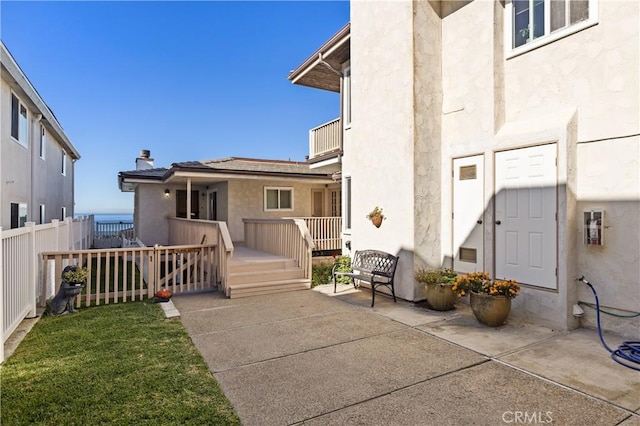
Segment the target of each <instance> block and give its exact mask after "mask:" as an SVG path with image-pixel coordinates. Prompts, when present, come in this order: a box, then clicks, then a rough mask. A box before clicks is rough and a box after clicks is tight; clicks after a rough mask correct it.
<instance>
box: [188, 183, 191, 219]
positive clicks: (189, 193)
mask: <svg viewBox="0 0 640 426" xmlns="http://www.w3.org/2000/svg"><path fill="white" fill-rule="evenodd" d="M187 219H189V220H191V178H190V177H188V178H187Z"/></svg>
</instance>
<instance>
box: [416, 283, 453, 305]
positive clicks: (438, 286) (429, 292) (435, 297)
mask: <svg viewBox="0 0 640 426" xmlns="http://www.w3.org/2000/svg"><path fill="white" fill-rule="evenodd" d="M452 286H453V284H442V283H434V284H431V283H430V284H425V286H424V288H425V295H426V298H427V303H428V304H429V306H430V307H431V309H433V310H436V311H449V310H451V309H453V305H454V304H455V303H456V299H457V298H458V295H457V294H456V293H455V292H453V291H452V290H451V287H452Z"/></svg>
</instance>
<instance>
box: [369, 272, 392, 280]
mask: <svg viewBox="0 0 640 426" xmlns="http://www.w3.org/2000/svg"><path fill="white" fill-rule="evenodd" d="M371 275H374V276H375V275H377V276H380V277H385V278H389V279H391V278H393V275H392V274H389V273H388V272H382V271H371Z"/></svg>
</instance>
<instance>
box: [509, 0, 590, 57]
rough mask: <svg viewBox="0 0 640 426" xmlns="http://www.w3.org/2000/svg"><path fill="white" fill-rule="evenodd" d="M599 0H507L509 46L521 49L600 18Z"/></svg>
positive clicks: (566, 33) (569, 32) (515, 50)
mask: <svg viewBox="0 0 640 426" xmlns="http://www.w3.org/2000/svg"><path fill="white" fill-rule="evenodd" d="M596 2H597V0H512V1H511V2H510V3H507V8H506V12H507V13H506V18H507V20H508V24H507V25H505V28H506V29H508V31H507V37H508V39H509V40H508V42H507V43H508V46H509V47H510V50H511V51H512V53H521V52H523V51H527V50H530V49H533V48H535V47H538V46H541V45H543V44H545V43H548V42H551V41H554V40H557V39H559V38H561V37H564V36H566V35H568V34H571V33H573V32H576V31H579V30H581V29H583V28H586V27H588V26H590V25H593V24H595V23H596V22H597V10H598V8H597V4H596Z"/></svg>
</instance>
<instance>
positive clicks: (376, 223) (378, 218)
mask: <svg viewBox="0 0 640 426" xmlns="http://www.w3.org/2000/svg"><path fill="white" fill-rule="evenodd" d="M371 223H373V226H375V227H376V228H380V225H382V216H372V217H371Z"/></svg>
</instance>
